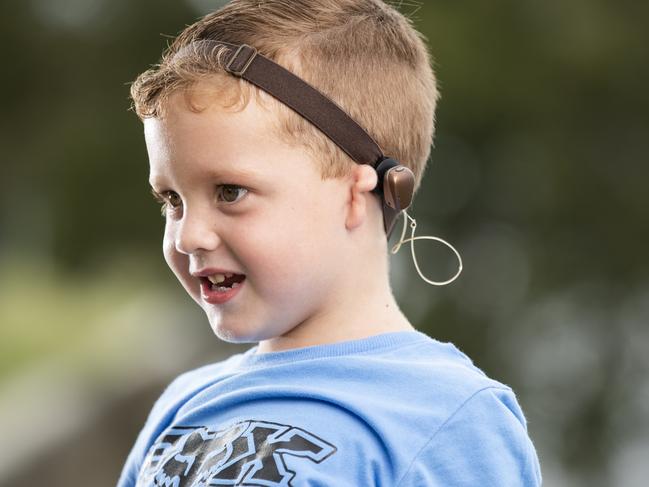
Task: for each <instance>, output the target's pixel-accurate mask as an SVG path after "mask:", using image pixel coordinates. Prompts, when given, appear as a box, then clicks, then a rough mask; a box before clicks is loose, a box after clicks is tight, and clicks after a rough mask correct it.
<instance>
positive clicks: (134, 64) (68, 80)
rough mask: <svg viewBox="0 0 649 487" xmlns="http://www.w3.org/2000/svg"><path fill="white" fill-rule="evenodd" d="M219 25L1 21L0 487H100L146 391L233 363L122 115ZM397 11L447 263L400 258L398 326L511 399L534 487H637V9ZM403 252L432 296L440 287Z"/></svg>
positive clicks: (179, 9)
mask: <svg viewBox="0 0 649 487" xmlns="http://www.w3.org/2000/svg"><path fill="white" fill-rule="evenodd" d="M223 3H224V2H219V1H208V0H187V1H176V2H159V1H155V2H154V1H153V0H140V1H137V2H134V1H126V0H111V1H108V0H27V1H23V2H11V1H5V2H2V3H0V25H1V27H2V28H1V29H0V40H1V44H2V46H3V51H4V52H3V54H4V58H5V61H4V62H3V69H2V77H0V84H1V89H0V93H1V94H0V96H1V97H2V105H1V106H2V117H1V118H0V124H1V127H0V149H1V151H0V153H1V157H2V163H1V165H0V181H1V183H2V192H1V193H0V198H1V200H0V201H1V205H0V290H1V291H2V292H1V293H0V326H1V328H0V329H1V335H0V430H1V431H2V432H3V436H4V437H3V440H2V443H3V448H2V455H0V485H3V486H4V485H7V486H10V485H11V486H15V487H19V486H20V487H22V486H32V485H42V484H47V485H49V486H50V487H56V486H68V487H69V486H85V485H93V486H111V485H114V484H115V483H116V481H117V478H118V476H119V473H120V470H121V467H122V464H123V463H124V461H125V459H126V455H127V454H128V452H129V450H130V448H131V446H132V444H133V442H134V441H135V437H136V435H137V433H138V431H139V429H140V427H141V426H142V424H143V423H144V420H145V418H146V415H147V414H148V412H149V410H150V408H151V405H152V404H153V401H154V400H155V399H156V398H157V396H158V395H159V394H160V393H161V392H162V389H163V387H164V386H165V385H166V384H167V383H168V382H169V381H170V380H171V379H173V378H174V377H175V376H176V375H178V374H179V373H181V372H183V371H185V370H188V369H189V368H191V367H194V366H198V365H201V364H204V363H208V362H211V361H215V360H220V359H221V358H222V357H224V356H226V355H227V354H229V353H232V352H234V351H239V350H242V349H245V348H247V347H246V346H243V347H241V346H240V347H237V346H233V345H228V344H223V343H220V342H219V341H218V340H217V339H216V338H215V337H214V335H213V334H212V331H211V329H210V327H209V324H208V323H207V320H206V318H205V317H204V316H203V315H202V312H201V311H200V309H198V307H197V306H196V305H195V304H194V303H193V301H191V300H190V298H189V297H188V296H186V295H185V293H184V291H183V290H182V288H181V287H180V285H179V284H178V283H177V282H176V281H175V278H174V277H173V275H172V274H171V272H170V271H169V270H168V269H167V268H166V265H165V263H164V260H163V259H162V253H161V236H162V229H163V220H162V219H161V218H160V215H159V211H158V207H157V204H156V203H155V202H154V201H153V199H152V198H151V196H150V195H149V191H148V184H147V172H148V167H147V158H146V151H145V146H144V140H143V136H142V127H141V123H140V122H139V120H138V119H137V117H136V116H135V115H134V114H133V113H132V112H129V111H128V107H129V100H128V85H129V83H130V82H131V81H132V80H134V79H135V77H136V76H137V75H138V74H139V73H140V72H141V71H143V70H145V69H146V68H147V67H149V66H150V65H151V64H153V63H156V62H157V61H158V60H159V57H160V54H161V51H162V50H163V48H164V47H165V46H166V45H167V43H168V42H169V37H170V36H174V35H176V34H177V33H178V32H179V31H180V30H182V28H183V27H184V26H185V25H187V24H190V23H192V22H193V21H195V20H196V19H197V18H198V17H199V16H201V15H203V14H204V13H207V12H208V11H210V10H212V9H214V8H217V7H219V6H220V5H222V4H223ZM392 3H393V4H398V5H399V9H400V10H401V11H402V12H403V13H404V14H406V15H408V16H409V17H411V18H412V19H413V21H414V22H415V25H416V27H417V28H418V29H419V30H421V31H422V32H423V33H424V35H425V36H426V37H427V39H428V40H429V44H430V47H431V51H432V53H433V55H434V57H435V62H436V65H435V69H436V73H437V75H438V78H439V84H440V89H441V93H442V99H441V101H440V103H439V108H438V112H437V127H438V129H437V135H436V142H435V147H434V149H433V151H432V154H431V161H430V165H429V167H428V169H427V171H426V175H425V179H424V182H423V185H422V190H421V191H420V193H419V194H418V196H417V199H416V200H415V203H414V206H413V211H412V216H413V217H415V218H417V221H418V235H435V236H439V237H442V238H444V239H446V240H448V241H449V242H451V243H452V244H453V245H454V246H455V247H456V248H457V249H458V250H459V252H460V253H461V254H462V256H463V259H464V265H465V268H464V272H463V274H462V275H461V277H460V278H459V279H458V280H457V281H455V282H454V283H452V284H451V285H448V286H444V287H432V286H429V285H428V284H426V283H424V282H423V281H422V280H421V279H420V278H419V277H418V275H417V273H416V271H415V269H414V266H413V264H412V261H411V260H410V249H409V248H408V246H404V247H402V250H401V251H400V252H399V253H398V254H397V255H396V256H393V257H392V259H393V270H392V271H393V274H392V278H393V285H394V287H395V292H396V293H397V297H398V300H399V302H400V303H401V304H402V307H403V309H404V312H405V313H406V315H407V316H408V317H409V318H410V319H411V321H412V322H413V324H415V325H416V326H417V327H418V328H419V329H421V330H422V331H425V332H426V333H428V334H429V335H430V336H432V337H434V338H437V339H439V340H443V341H452V342H453V343H455V344H456V345H457V346H458V347H459V348H460V349H462V350H463V351H465V352H466V353H467V354H468V355H469V356H471V357H472V358H473V360H474V362H475V363H476V365H478V366H479V367H481V368H482V369H483V370H485V372H487V374H489V375H491V376H492V377H494V378H496V379H499V380H501V381H502V382H505V383H508V384H510V385H511V386H513V387H514V389H515V391H516V392H517V394H518V397H519V401H520V403H521V405H522V407H523V409H524V411H525V413H526V415H527V418H528V421H529V429H530V434H531V437H532V439H533V440H534V442H535V444H536V446H537V449H538V452H539V456H540V459H541V465H542V470H543V475H544V480H545V482H544V485H548V486H589V487H598V486H629V487H634V486H638V487H639V486H643V487H644V486H646V485H647V479H648V478H649V462H647V459H648V458H649V374H648V372H649V326H648V325H649V257H648V256H647V248H648V246H649V245H648V244H649V192H648V191H647V184H648V182H649V166H648V164H647V162H648V158H649V96H647V86H649V62H648V61H649V58H648V51H649V50H648V48H647V46H649V34H648V33H649V30H648V29H647V25H648V20H649V3H648V2H635V1H629V0H618V1H616V2H613V1H611V0H609V1H605V0H589V1H586V0H571V1H565V0H546V1H544V2H539V1H531V0H518V1H514V0H492V1H489V2H486V1H453V2H451V1H448V0H439V1H426V2H425V3H424V2H412V1H407V2H406V1H404V2H392ZM400 231H401V223H399V227H398V230H397V231H395V233H394V236H393V239H392V241H394V239H396V238H398V236H399V234H400ZM432 243H434V242H432ZM416 249H417V257H418V260H419V262H420V263H421V267H422V271H423V273H424V274H425V275H426V276H427V277H429V278H431V279H435V280H444V279H446V278H448V277H450V276H451V275H452V274H453V273H454V272H455V265H456V262H455V260H454V256H453V254H452V253H451V252H450V251H449V250H448V249H447V248H446V247H444V246H442V245H439V244H435V245H433V244H431V241H429V240H419V241H417V243H416ZM90 479H92V480H90Z"/></svg>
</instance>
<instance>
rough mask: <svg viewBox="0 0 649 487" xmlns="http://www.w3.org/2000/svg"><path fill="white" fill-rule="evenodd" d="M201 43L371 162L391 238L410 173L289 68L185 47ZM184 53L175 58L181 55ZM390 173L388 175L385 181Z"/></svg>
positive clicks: (245, 54)
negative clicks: (198, 46)
mask: <svg viewBox="0 0 649 487" xmlns="http://www.w3.org/2000/svg"><path fill="white" fill-rule="evenodd" d="M198 43H201V44H202V43H207V45H211V46H213V47H219V46H224V47H226V48H228V49H226V50H225V53H224V58H223V62H224V66H225V70H226V71H227V72H229V73H230V74H232V75H234V76H237V77H240V78H243V79H245V80H246V81H249V82H250V83H252V84H254V85H255V86H257V87H259V88H261V89H262V90H264V91H265V92H267V93H269V94H270V95H272V96H273V97H275V98H277V99H278V100H279V101H281V102H282V103H284V104H285V105H287V106H288V107H290V108H291V109H293V110H294V111H295V112H297V113H298V114H300V115H301V116H302V117H304V118H305V119H307V120H308V121H309V122H311V123H312V124H313V125H315V126H316V127H317V128H318V129H319V130H320V131H321V132H323V133H324V134H325V135H326V136H327V137H329V138H330V139H331V140H332V142H334V143H335V144H336V145H337V146H338V147H340V148H341V149H342V150H343V151H344V152H345V153H346V154H347V155H348V156H349V157H351V158H352V159H353V160H354V161H356V162H357V163H359V164H369V165H371V166H372V167H373V168H375V169H377V173H378V176H379V177H378V185H377V187H376V188H374V190H373V192H375V193H376V194H378V195H379V196H380V197H381V200H382V202H383V222H384V228H385V231H386V234H387V237H388V239H389V238H390V235H391V233H392V230H393V228H394V223H395V221H396V218H397V216H398V215H399V213H400V212H401V211H402V210H404V209H406V208H407V207H408V206H409V205H410V202H411V200H412V192H413V187H414V175H413V174H412V171H410V169H408V168H407V167H405V166H402V165H400V164H399V163H398V162H397V161H395V160H394V159H391V158H389V157H386V156H384V155H383V151H382V150H381V148H380V147H379V145H378V144H377V143H376V142H375V141H374V139H372V137H370V135H369V134H368V133H367V132H366V131H365V130H364V129H363V128H362V127H361V126H360V125H359V124H358V123H356V121H355V120H354V119H352V118H351V117H350V116H349V115H347V113H346V112H345V111H344V110H343V109H342V108H340V107H339V106H338V105H337V104H336V103H335V102H334V101H333V100H331V99H330V98H328V97H326V96H325V95H323V94H322V93H321V92H320V91H318V90H317V89H315V88H314V87H313V86H311V85H309V84H308V83H306V82H305V81H304V80H302V79H301V78H299V77H298V76H296V75H294V74H293V73H291V72H290V71H289V70H287V69H286V68H284V67H282V66H280V65H279V64H277V63H276V62H274V61H272V60H270V59H268V58H267V57H265V56H263V55H261V54H259V53H258V52H257V49H255V48H254V47H251V46H249V45H247V44H241V45H238V44H231V43H229V42H224V41H216V40H211V39H200V40H197V41H194V42H193V43H192V44H190V45H187V46H184V48H183V49H190V48H191V46H196V44H198ZM183 49H181V51H179V52H177V53H176V55H180V54H181V53H182V50H183ZM379 166H380V167H379ZM388 171H390V173H389V174H388V175H387V176H386V177H385V178H384V176H385V175H386V173H387V172H388Z"/></svg>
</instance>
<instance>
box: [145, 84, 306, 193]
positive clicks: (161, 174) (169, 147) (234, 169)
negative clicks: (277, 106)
mask: <svg viewBox="0 0 649 487" xmlns="http://www.w3.org/2000/svg"><path fill="white" fill-rule="evenodd" d="M165 106H166V110H165V113H164V117H163V118H148V119H145V121H144V135H145V140H146V146H147V151H148V155H149V163H150V180H151V182H152V183H155V182H157V181H159V180H164V179H167V178H169V177H172V178H173V177H176V176H180V175H187V174H193V173H196V174H197V175H199V174H200V173H205V172H209V173H210V174H213V175H216V176H223V177H228V176H237V175H238V176H243V177H248V178H260V179H263V178H267V177H271V176H273V175H275V176H277V174H283V173H284V172H285V171H291V172H295V171H297V173H298V174H296V176H299V173H300V172H301V171H304V170H311V171H313V165H312V163H310V161H307V160H306V159H308V157H309V156H308V154H306V153H305V151H304V150H303V149H300V148H297V147H292V146H288V145H286V144H284V143H283V142H281V141H280V140H279V139H278V138H277V137H276V118H275V115H274V114H273V113H272V112H270V111H269V110H267V109H266V108H264V107H262V106H260V105H259V104H258V103H257V102H256V101H255V99H254V97H253V98H251V99H250V101H249V103H248V104H247V106H246V107H245V108H244V109H243V110H241V111H238V112H234V111H231V110H230V111H228V110H225V109H223V108H221V107H220V106H219V105H218V104H216V103H204V104H203V105H202V106H201V109H202V110H201V111H200V112H195V111H192V110H191V109H190V108H189V106H188V105H187V103H186V99H185V93H184V92H176V93H174V94H172V95H171V96H170V97H169V99H168V100H167V102H166V105H165Z"/></svg>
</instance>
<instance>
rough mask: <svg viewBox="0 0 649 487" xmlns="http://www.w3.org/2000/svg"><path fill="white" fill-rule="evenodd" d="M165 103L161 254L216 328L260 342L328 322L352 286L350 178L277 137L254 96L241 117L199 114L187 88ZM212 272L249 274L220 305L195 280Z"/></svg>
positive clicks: (157, 157) (152, 126)
mask: <svg viewBox="0 0 649 487" xmlns="http://www.w3.org/2000/svg"><path fill="white" fill-rule="evenodd" d="M167 103H168V104H167V112H166V115H165V117H164V118H163V119H158V118H150V119H146V120H145V122H144V130H145V139H146V145H147V151H148V155H149V161H150V183H151V186H152V187H153V189H154V190H155V191H156V192H158V193H160V194H163V195H166V196H167V197H168V198H167V199H170V200H171V203H172V204H173V206H175V208H169V209H168V210H167V212H166V216H165V218H166V225H165V232H164V243H163V249H164V256H165V260H166V261H167V263H168V265H169V267H170V268H171V269H172V271H173V272H174V274H175V275H176V276H177V277H178V279H179V280H180V282H181V283H182V285H183V286H184V288H185V289H186V290H187V292H188V293H189V294H190V295H191V297H192V298H193V299H194V300H195V301H196V302H197V303H198V304H199V305H200V306H201V307H202V308H203V310H204V311H205V313H206V314H207V316H208V319H209V321H210V324H211V326H212V328H213V330H214V332H215V333H216V334H217V336H219V337H220V338H221V339H224V340H228V341H235V342H254V341H263V340H267V339H269V338H273V337H278V336H282V335H286V334H288V333H289V332H292V330H293V329H294V328H296V327H297V325H301V326H306V324H307V323H309V322H310V321H313V320H318V319H320V321H323V319H324V317H326V316H327V313H328V310H330V309H333V307H335V306H336V304H337V303H339V302H342V301H343V300H344V298H345V296H344V295H343V294H344V293H346V292H347V291H348V288H349V284H348V285H347V289H346V288H345V285H344V283H345V282H346V281H348V279H345V277H344V276H345V275H347V276H348V272H349V266H348V265H349V262H345V261H344V259H342V258H341V256H344V255H346V251H347V250H349V249H348V248H345V245H349V243H348V241H347V239H346V238H345V233H346V232H347V230H346V227H345V214H346V213H345V212H346V201H347V199H348V193H349V187H350V184H349V182H348V181H346V180H335V179H330V180H326V181H322V180H321V179H320V174H319V172H318V171H317V167H316V165H315V163H314V162H313V161H312V160H311V159H310V157H309V156H308V155H307V153H306V152H305V151H303V150H301V149H296V148H293V147H290V146H288V145H285V144H283V143H281V142H279V141H278V140H276V139H275V138H273V136H272V131H271V125H270V124H271V123H272V120H274V118H273V116H272V115H271V114H270V113H268V112H267V111H266V110H265V109H264V108H263V107H260V106H259V105H258V104H257V103H256V102H255V101H254V99H252V100H251V101H250V103H249V104H248V106H247V107H246V109H245V110H243V111H241V112H238V113H227V112H225V111H224V110H222V109H220V108H219V107H218V106H217V105H209V107H208V108H207V109H206V110H205V111H203V112H201V113H194V112H191V111H190V110H189V109H188V108H187V107H186V105H185V101H184V99H183V93H181V92H176V93H174V94H173V95H172V96H171V97H170V98H169V100H168V102H167ZM206 105H207V104H206ZM221 185H236V186H238V187H240V188H243V189H238V190H237V189H232V188H230V189H229V190H224V188H223V186H221ZM346 265H347V274H345V268H346ZM208 268H221V269H226V270H230V271H234V272H235V273H238V274H244V275H245V276H246V278H245V280H244V281H243V283H242V284H241V287H240V288H239V289H238V292H237V294H236V295H235V296H234V297H233V298H232V299H230V300H228V301H227V302H225V303H221V304H211V303H210V302H207V301H206V299H205V298H204V296H203V295H202V291H201V279H200V278H198V277H195V276H193V275H192V273H196V272H199V271H202V270H204V269H208ZM298 328H299V327H298ZM293 331H294V330H293Z"/></svg>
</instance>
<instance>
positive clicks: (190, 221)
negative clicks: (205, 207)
mask: <svg viewBox="0 0 649 487" xmlns="http://www.w3.org/2000/svg"><path fill="white" fill-rule="evenodd" d="M175 233H176V234H175V245H176V250H177V251H178V252H180V253H182V254H187V255H189V254H193V253H196V252H200V251H210V250H214V249H215V248H216V247H218V245H219V243H220V238H219V236H218V234H217V232H216V228H215V227H214V224H213V222H212V221H211V218H210V216H209V215H207V214H205V213H201V212H198V211H187V210H186V211H185V213H184V215H183V217H182V219H181V220H180V221H179V222H178V223H177V227H176V232H175Z"/></svg>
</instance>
